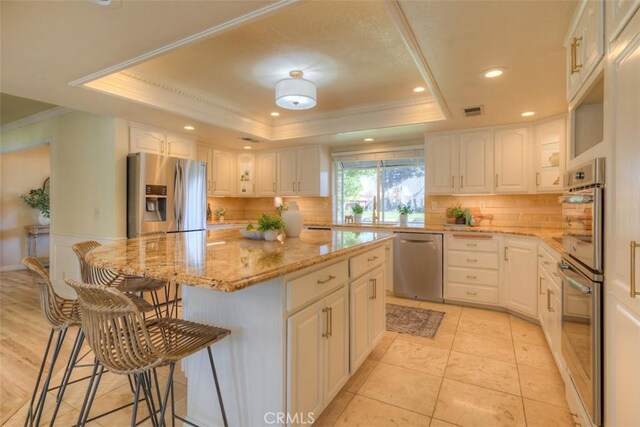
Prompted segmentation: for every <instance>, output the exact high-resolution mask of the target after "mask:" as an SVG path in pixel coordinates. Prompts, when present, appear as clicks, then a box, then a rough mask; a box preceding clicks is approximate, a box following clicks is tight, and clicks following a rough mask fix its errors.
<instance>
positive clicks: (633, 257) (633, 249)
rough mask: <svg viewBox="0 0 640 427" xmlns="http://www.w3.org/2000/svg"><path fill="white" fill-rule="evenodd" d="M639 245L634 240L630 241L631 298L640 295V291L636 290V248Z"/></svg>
mask: <svg viewBox="0 0 640 427" xmlns="http://www.w3.org/2000/svg"><path fill="white" fill-rule="evenodd" d="M639 246H640V244H639V243H636V242H635V241H634V240H632V241H631V243H630V248H631V249H630V252H631V260H630V261H631V262H630V265H629V274H630V277H629V294H630V295H631V298H635V297H637V296H638V295H640V292H638V291H636V248H637V247H639Z"/></svg>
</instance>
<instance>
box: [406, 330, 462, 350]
mask: <svg viewBox="0 0 640 427" xmlns="http://www.w3.org/2000/svg"><path fill="white" fill-rule="evenodd" d="M442 329H443V328H442V326H440V329H438V333H437V334H436V336H435V337H434V338H427V337H420V336H417V335H409V334H400V335H399V336H398V339H401V340H405V341H411V342H415V343H417V344H422V345H427V346H429V347H436V348H441V349H444V350H451V346H452V345H453V339H454V337H455V335H456V334H455V332H449V331H444V330H442Z"/></svg>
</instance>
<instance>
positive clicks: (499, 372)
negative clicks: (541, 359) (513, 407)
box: [444, 351, 520, 396]
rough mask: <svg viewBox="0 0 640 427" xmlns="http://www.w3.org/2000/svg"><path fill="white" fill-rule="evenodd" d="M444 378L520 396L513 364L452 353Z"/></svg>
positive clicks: (516, 370) (516, 369)
mask: <svg viewBox="0 0 640 427" xmlns="http://www.w3.org/2000/svg"><path fill="white" fill-rule="evenodd" d="M444 376H445V378H450V379H452V380H456V381H460V382H463V383H467V384H474V385H478V386H481V387H486V388H490V389H492V390H497V391H503V392H505V393H511V394H515V395H517V396H520V382H519V381H518V368H517V366H516V364H515V363H509V362H501V361H499V360H494V359H489V358H487V357H481V356H474V355H471V354H465V353H458V352H456V351H452V352H451V355H450V356H449V362H448V363H447V370H446V371H445V374H444Z"/></svg>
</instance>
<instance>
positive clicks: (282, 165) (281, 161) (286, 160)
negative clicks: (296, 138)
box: [276, 150, 298, 196]
mask: <svg viewBox="0 0 640 427" xmlns="http://www.w3.org/2000/svg"><path fill="white" fill-rule="evenodd" d="M296 161H297V154H296V151H295V150H289V151H279V152H278V155H277V169H278V171H277V173H278V175H277V177H278V179H277V180H276V181H277V186H278V195H279V196H295V195H296V194H298V176H297V175H296Z"/></svg>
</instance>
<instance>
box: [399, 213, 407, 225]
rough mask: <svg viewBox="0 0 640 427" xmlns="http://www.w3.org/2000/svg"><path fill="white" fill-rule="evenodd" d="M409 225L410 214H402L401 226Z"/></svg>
mask: <svg viewBox="0 0 640 427" xmlns="http://www.w3.org/2000/svg"><path fill="white" fill-rule="evenodd" d="M407 225H409V215H407V214H400V226H401V227H406V226H407Z"/></svg>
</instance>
